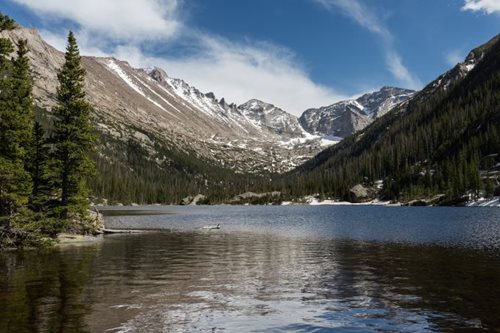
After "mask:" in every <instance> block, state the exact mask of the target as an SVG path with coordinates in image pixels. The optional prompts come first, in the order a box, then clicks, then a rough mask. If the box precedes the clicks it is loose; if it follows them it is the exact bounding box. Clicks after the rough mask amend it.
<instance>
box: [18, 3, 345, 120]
mask: <svg viewBox="0 0 500 333" xmlns="http://www.w3.org/2000/svg"><path fill="white" fill-rule="evenodd" d="M12 1H15V2H17V3H20V4H24V5H25V6H27V7H28V8H30V9H31V10H33V11H34V12H35V13H37V14H38V15H40V16H41V17H42V18H43V19H45V20H48V22H49V23H50V22H51V21H52V20H54V19H55V20H70V21H72V22H76V23H77V24H78V25H79V27H80V29H78V30H77V31H75V33H76V36H77V39H78V43H79V46H80V50H81V53H82V54H84V55H94V56H115V57H116V58H118V59H121V60H126V61H129V62H130V63H131V64H132V65H134V66H136V67H149V66H159V67H162V68H164V69H165V70H166V71H167V73H169V75H170V76H172V77H178V78H182V79H184V80H185V81H186V82H187V83H189V84H191V85H194V86H195V87H197V88H198V89H200V90H201V91H204V92H209V91H212V92H214V93H215V94H216V95H217V96H218V97H219V98H221V97H225V98H226V100H227V101H228V102H235V103H244V102H246V101H247V100H249V99H251V98H258V99H262V100H264V101H266V102H269V103H273V104H275V105H276V106H278V107H281V108H283V109H284V110H286V111H288V112H290V113H293V114H295V115H300V114H301V113H302V112H303V111H304V110H305V109H307V108H310V107H319V106H323V105H330V104H332V103H335V102H337V101H339V100H341V99H344V98H346V96H343V95H341V94H339V93H337V92H336V91H334V90H333V89H331V88H329V87H326V86H323V85H320V84H317V83H315V82H314V81H312V79H311V78H310V76H309V75H308V73H307V71H305V70H304V69H303V68H302V66H300V64H299V63H298V62H297V61H296V60H295V59H294V55H293V53H292V52H291V51H290V50H287V49H285V48H281V47H278V46H276V45H273V44H270V43H263V42H247V43H237V42H232V41H229V40H225V39H223V38H218V37H212V36H209V35H207V34H206V33H203V32H195V31H193V30H192V29H189V28H188V27H187V26H186V25H183V23H182V19H181V15H180V6H181V4H182V1H183V0H71V1H70V0H12ZM62 22H63V23H64V21H62ZM56 26H60V25H56ZM41 33H42V36H43V37H44V38H45V39H46V40H47V41H48V42H49V43H50V44H52V45H53V46H55V47H56V48H58V49H59V50H64V48H65V45H66V35H65V33H66V31H64V32H60V31H57V32H56V33H54V32H52V31H51V30H42V31H41ZM180 35H182V36H183V39H182V43H184V44H188V48H189V49H191V50H194V52H193V53H192V54H191V55H190V56H186V57H158V56H155V55H150V54H148V53H147V52H145V48H144V47H145V46H147V47H148V48H149V49H151V48H153V49H154V48H155V47H157V46H164V45H172V44H169V43H171V42H173V40H174V39H175V38H177V37H179V36H180ZM177 40H179V39H177ZM145 41H149V42H150V43H148V45H146V43H144V42H145Z"/></svg>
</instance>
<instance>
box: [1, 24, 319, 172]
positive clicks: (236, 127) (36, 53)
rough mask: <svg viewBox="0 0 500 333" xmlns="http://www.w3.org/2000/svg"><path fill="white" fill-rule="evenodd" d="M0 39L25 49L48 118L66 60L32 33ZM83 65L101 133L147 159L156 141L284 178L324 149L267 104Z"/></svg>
mask: <svg viewBox="0 0 500 333" xmlns="http://www.w3.org/2000/svg"><path fill="white" fill-rule="evenodd" d="M1 35H2V36H3V37H7V38H10V39H11V40H18V39H26V40H27V41H28V46H29V49H30V53H29V57H30V63H31V66H32V72H33V78H34V89H33V94H34V100H35V103H36V106H37V109H38V110H42V111H43V112H45V113H47V114H48V115H49V116H50V110H51V108H52V107H53V106H54V105H55V102H56V101H55V92H56V88H57V84H58V83H57V82H58V81H57V76H56V74H57V72H58V70H59V68H60V67H61V66H62V64H63V61H64V54H63V53H62V52H59V51H58V50H56V49H54V48H53V47H51V46H50V45H48V44H47V43H46V42H45V41H43V39H42V38H41V37H40V35H39V33H38V31H36V30H34V29H25V28H17V29H14V30H12V31H4V32H2V34H1ZM82 64H83V66H84V67H85V69H86V71H87V75H86V92H87V98H88V100H89V102H90V103H91V104H92V105H93V107H94V111H95V112H94V115H93V117H94V121H95V125H96V127H97V128H98V130H99V131H100V133H102V134H103V135H107V136H109V137H110V138H112V139H113V140H120V141H121V142H128V141H129V140H133V141H136V142H138V143H140V144H141V145H142V146H143V147H144V148H145V149H147V150H148V151H150V152H151V156H155V154H156V153H158V152H159V151H160V150H161V149H160V148H159V147H158V145H157V141H158V140H156V139H157V138H160V139H161V140H162V141H164V142H165V144H166V145H168V146H169V147H174V148H175V149H176V150H179V151H181V152H182V153H183V154H187V155H190V156H195V157H196V158H199V159H202V160H206V161H209V163H214V164H217V165H220V166H224V167H227V168H230V169H233V170H234V171H237V172H262V171H271V172H283V171H287V170H289V169H291V168H293V167H295V166H297V165H298V164H301V163H302V162H304V161H305V160H307V159H308V158H309V157H312V156H313V155H314V154H315V153H317V152H319V151H320V150H321V149H322V146H321V144H322V142H321V139H320V138H319V137H311V136H310V135H308V134H307V133H305V132H304V131H303V130H302V128H301V127H300V124H299V123H298V120H297V118H296V117H295V116H293V115H291V114H288V113H286V112H285V111H283V110H281V109H279V108H278V107H275V106H273V105H271V104H267V103H264V102H261V101H258V100H251V101H249V102H247V103H244V104H242V105H240V106H237V105H235V104H232V103H227V102H226V101H225V99H224V98H222V99H220V100H218V99H217V98H216V96H215V95H214V94H213V93H206V94H204V93H202V92H201V91H199V90H198V89H197V88H195V87H193V86H191V85H189V84H188V83H186V82H184V81H183V80H181V79H176V78H171V77H169V76H168V75H167V72H165V71H164V70H162V69H160V68H149V69H140V68H139V69H137V68H133V67H132V66H130V65H129V64H128V63H127V62H125V61H120V60H118V59H114V58H109V57H82ZM153 137H154V138H155V140H156V141H155V140H153V139H152V138H153ZM155 158H156V157H155ZM168 158H169V157H168V156H163V157H158V159H159V160H165V159H168Z"/></svg>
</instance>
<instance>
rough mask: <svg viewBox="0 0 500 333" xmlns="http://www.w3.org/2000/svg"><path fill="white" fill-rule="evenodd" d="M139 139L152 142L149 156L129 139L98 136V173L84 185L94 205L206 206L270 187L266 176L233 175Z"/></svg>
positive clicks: (170, 146)
mask: <svg viewBox="0 0 500 333" xmlns="http://www.w3.org/2000/svg"><path fill="white" fill-rule="evenodd" d="M134 130H137V131H140V130H139V129H134ZM143 134H144V135H147V136H148V137H149V138H150V140H151V141H152V142H154V145H155V146H154V149H152V150H153V151H154V152H152V151H151V149H148V148H147V147H145V146H144V145H143V144H142V143H140V142H138V141H137V140H135V139H134V138H129V139H126V140H119V139H117V138H114V137H112V136H110V135H106V134H104V133H100V134H99V139H98V154H96V158H95V159H96V163H97V170H98V172H97V175H96V177H95V178H93V179H91V181H90V187H91V189H92V195H93V200H94V201H95V202H96V203H98V202H103V199H106V201H107V203H108V204H116V203H123V204H130V203H138V204H151V203H163V204H179V203H180V202H181V200H182V199H183V198H185V197H187V196H189V195H197V194H203V195H205V196H206V197H207V198H208V201H207V202H206V203H211V204H215V203H221V202H227V201H228V200H230V199H231V198H232V197H234V196H235V195H237V194H240V193H243V192H246V191H249V190H251V189H254V188H256V187H258V188H262V189H270V188H271V185H272V184H271V182H270V175H266V174H263V175H253V174H239V173H235V172H234V171H232V170H230V169H227V168H223V167H221V166H218V165H215V163H214V162H212V161H207V160H203V159H201V158H200V157H199V156H196V154H195V153H194V152H192V153H191V154H188V153H187V152H184V151H180V150H179V149H177V148H176V147H175V146H174V145H173V144H171V143H170V142H167V141H166V140H165V139H164V138H161V137H159V136H155V135H154V134H152V133H146V132H143Z"/></svg>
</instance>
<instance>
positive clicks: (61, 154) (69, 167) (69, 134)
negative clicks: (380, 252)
mask: <svg viewBox="0 0 500 333" xmlns="http://www.w3.org/2000/svg"><path fill="white" fill-rule="evenodd" d="M57 78H58V80H59V87H58V88H57V102H58V104H57V106H56V107H55V108H54V109H53V112H54V115H55V116H56V120H55V121H54V137H53V140H54V161H55V170H56V185H57V187H58V189H59V191H60V193H59V195H60V204H61V206H60V210H59V212H58V214H60V217H62V218H64V219H67V218H68V217H69V215H70V214H80V215H82V216H84V215H86V211H87V208H88V205H89V203H88V199H87V197H88V188H87V181H88V177H90V176H91V175H92V174H93V172H94V169H95V166H94V162H93V160H92V158H91V155H92V151H93V149H94V140H95V139H94V135H93V129H92V125H91V123H90V111H91V107H90V104H89V103H88V102H87V101H86V100H85V90H84V83H85V82H84V81H85V69H84V68H83V67H82V65H81V58H80V53H79V50H78V45H77V43H76V38H75V36H74V34H73V33H72V32H70V33H69V35H68V46H67V48H66V54H65V63H64V65H63V67H62V69H61V71H60V72H59V73H58V75H57Z"/></svg>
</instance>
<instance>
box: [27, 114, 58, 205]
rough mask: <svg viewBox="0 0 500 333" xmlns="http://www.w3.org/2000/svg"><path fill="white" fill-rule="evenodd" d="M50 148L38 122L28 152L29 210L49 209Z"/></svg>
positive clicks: (50, 182)
mask: <svg viewBox="0 0 500 333" xmlns="http://www.w3.org/2000/svg"><path fill="white" fill-rule="evenodd" d="M49 156H50V148H49V145H48V140H47V138H46V137H45V132H44V130H43V128H42V125H40V123H39V122H35V124H34V126H33V134H32V143H31V147H30V150H29V157H30V158H29V160H28V171H29V172H30V174H31V179H32V184H33V188H32V192H31V196H30V207H31V209H33V210H35V211H37V212H41V211H44V210H46V209H47V208H49V207H50V204H49V201H50V199H51V196H52V194H53V185H52V183H53V182H52V174H51V173H50V165H49V163H50V160H49Z"/></svg>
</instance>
